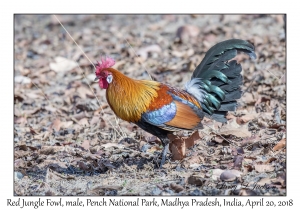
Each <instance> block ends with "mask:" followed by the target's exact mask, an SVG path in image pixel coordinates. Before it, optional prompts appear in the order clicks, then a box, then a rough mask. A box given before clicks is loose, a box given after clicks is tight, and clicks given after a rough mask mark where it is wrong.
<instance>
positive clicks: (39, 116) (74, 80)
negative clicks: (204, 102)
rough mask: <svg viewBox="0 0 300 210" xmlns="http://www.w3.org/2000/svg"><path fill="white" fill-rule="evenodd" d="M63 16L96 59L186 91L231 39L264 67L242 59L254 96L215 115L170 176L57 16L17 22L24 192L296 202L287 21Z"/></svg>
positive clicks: (18, 179) (20, 183) (19, 188)
mask: <svg viewBox="0 0 300 210" xmlns="http://www.w3.org/2000/svg"><path fill="white" fill-rule="evenodd" d="M57 17H58V19H59V20H60V21H61V22H62V24H63V25H64V26H65V28H66V29H67V30H68V31H69V33H70V34H71V36H72V37H73V38H74V40H76V42H78V44H79V45H80V46H81V47H82V50H83V51H84V52H85V53H86V55H87V57H88V58H89V59H90V60H91V62H93V63H96V61H99V60H100V57H101V56H104V55H109V56H112V57H113V58H114V59H115V60H116V65H115V66H114V67H115V68H117V69H118V70H120V71H121V72H123V73H124V74H126V75H127V76H129V77H131V78H135V79H149V75H148V73H147V71H148V72H149V73H150V74H151V76H152V77H153V78H154V79H155V80H157V81H159V82H165V83H168V84H171V85H172V86H175V87H180V88H183V87H184V84H185V83H186V82H187V81H188V80H189V79H190V77H191V75H192V72H193V70H194V69H195V67H196V66H197V65H198V64H199V63H200V61H201V60H202V59H203V57H204V55H205V53H206V52H207V50H208V49H209V48H210V47H212V46H213V45H214V44H216V43H218V42H220V41H224V40H226V39H230V38H239V39H244V40H248V41H250V42H251V43H253V44H254V45H255V48H256V50H255V51H256V54H257V59H256V60H249V59H246V57H245V56H243V55H241V56H239V59H240V61H241V63H242V66H243V76H244V85H243V87H242V90H243V91H244V93H243V96H242V98H241V99H240V100H239V101H238V102H239V107H238V109H237V111H236V112H232V113H229V115H228V116H227V118H228V123H226V124H221V123H218V122H214V121H212V120H210V119H204V121H203V124H204V129H202V130H199V131H197V132H195V133H194V134H193V135H192V137H190V138H192V140H193V144H194V146H193V147H191V148H189V149H187V150H186V157H185V158H184V159H182V160H173V159H172V157H171V156H169V157H168V159H167V161H166V164H165V165H164V166H163V169H158V165H159V161H160V160H159V154H160V152H161V149H162V146H161V143H160V141H159V140H158V139H157V138H156V137H154V136H152V135H150V134H148V133H146V132H145V131H143V130H142V129H140V128H138V127H137V126H135V125H134V124H130V123H128V122H125V121H122V120H120V119H117V118H116V117H115V115H114V113H113V112H112V110H111V109H110V107H109V106H108V104H107V101H106V98H105V90H101V89H100V88H99V86H98V83H96V82H94V81H93V80H94V78H95V75H94V69H93V65H92V64H91V62H90V61H89V60H88V59H87V58H86V57H85V55H84V54H83V53H82V51H81V50H80V49H79V48H78V47H77V46H76V45H75V44H74V42H73V41H72V39H71V38H70V37H69V36H68V34H67V33H66V31H65V30H64V29H63V28H62V26H61V25H60V24H59V23H58V21H57V20H56V19H55V17H54V16H50V15H16V16H15V23H14V24H15V25H14V30H15V37H14V38H15V46H14V47H15V49H14V50H15V66H14V174H15V178H14V192H15V195H156V196H157V195H177V196H178V195H195V196H197V195H207V196H210V195H286V147H285V145H286V41H285V30H284V27H285V26H284V19H283V16H282V15H66V16H64V15H58V16H57ZM137 55H139V56H137ZM146 70H147V71H146ZM93 92H94V93H95V94H94V93H93ZM98 100H99V101H98ZM190 134H191V132H181V133H180V135H181V136H185V138H188V137H186V136H189V135H190Z"/></svg>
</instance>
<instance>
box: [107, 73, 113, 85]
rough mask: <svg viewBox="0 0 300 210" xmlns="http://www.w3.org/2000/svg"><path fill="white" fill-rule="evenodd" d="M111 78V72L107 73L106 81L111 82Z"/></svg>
mask: <svg viewBox="0 0 300 210" xmlns="http://www.w3.org/2000/svg"><path fill="white" fill-rule="evenodd" d="M112 80H113V76H112V75H111V74H110V75H108V76H107V77H106V81H107V82H108V83H111V82H112Z"/></svg>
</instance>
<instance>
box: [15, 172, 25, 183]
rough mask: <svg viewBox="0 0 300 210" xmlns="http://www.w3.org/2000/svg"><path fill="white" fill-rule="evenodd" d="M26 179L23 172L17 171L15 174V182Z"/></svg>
mask: <svg viewBox="0 0 300 210" xmlns="http://www.w3.org/2000/svg"><path fill="white" fill-rule="evenodd" d="M23 177H24V175H23V174H22V173H21V172H18V171H16V172H15V181H19V180H21V179H22V178H23Z"/></svg>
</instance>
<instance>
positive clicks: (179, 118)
mask: <svg viewBox="0 0 300 210" xmlns="http://www.w3.org/2000/svg"><path fill="white" fill-rule="evenodd" d="M238 51H242V52H244V53H246V54H248V55H249V57H250V58H252V59H255V58H256V55H255V52H254V46H253V45H252V44H250V43H249V42H247V41H244V40H239V39H231V40H227V41H223V42H220V43H218V44H216V45H215V46H213V47H212V48H211V49H210V50H208V51H207V53H206V55H205V57H204V59H203V60H202V62H201V63H200V64H199V65H198V66H197V68H196V69H195V71H194V72H193V75H192V77H191V80H190V81H189V82H187V83H186V85H185V89H184V90H181V89H177V88H174V87H171V86H170V85H168V84H164V83H160V82H157V81H150V80H135V79H132V78H129V77H127V76H125V75H124V74H122V73H121V72H119V71H118V70H116V69H114V68H112V66H113V65H114V64H115V61H114V60H113V59H112V58H109V57H106V58H102V59H101V63H100V62H98V64H97V65H96V72H95V74H96V79H95V80H98V81H99V86H100V88H102V89H106V99H107V102H108V104H109V106H110V107H111V109H112V110H113V112H114V113H115V114H116V115H117V116H118V117H119V118H121V119H123V120H125V121H128V122H131V123H135V124H136V125H137V126H139V127H140V128H142V129H143V130H145V131H147V132H149V133H151V134H153V135H154V136H157V137H158V138H159V139H160V140H161V143H162V145H163V147H164V149H163V151H162V154H161V155H162V157H161V162H160V168H161V167H162V165H163V164H164V162H165V160H166V154H167V151H168V147H169V143H170V140H169V138H168V135H169V134H171V133H172V132H173V131H179V130H197V129H201V128H202V127H203V126H202V124H201V120H202V119H203V118H204V116H206V117H209V118H211V119H214V120H216V121H218V122H222V123H225V122H226V117H225V116H226V114H227V112H228V111H235V110H236V107H237V100H238V99H239V98H241V95H242V91H241V88H240V86H241V85H242V83H243V78H242V75H241V71H242V67H241V65H240V64H238V63H237V62H236V60H233V58H234V57H235V56H236V55H237V52H238Z"/></svg>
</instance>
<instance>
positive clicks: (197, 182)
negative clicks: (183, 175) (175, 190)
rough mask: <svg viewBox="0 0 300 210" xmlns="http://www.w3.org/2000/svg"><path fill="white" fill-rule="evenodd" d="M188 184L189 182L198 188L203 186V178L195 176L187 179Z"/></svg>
mask: <svg viewBox="0 0 300 210" xmlns="http://www.w3.org/2000/svg"><path fill="white" fill-rule="evenodd" d="M187 182H188V184H191V185H196V186H202V185H203V182H202V180H201V177H198V176H195V175H192V176H190V177H189V178H188V179H187Z"/></svg>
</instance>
